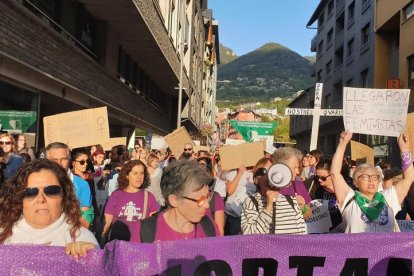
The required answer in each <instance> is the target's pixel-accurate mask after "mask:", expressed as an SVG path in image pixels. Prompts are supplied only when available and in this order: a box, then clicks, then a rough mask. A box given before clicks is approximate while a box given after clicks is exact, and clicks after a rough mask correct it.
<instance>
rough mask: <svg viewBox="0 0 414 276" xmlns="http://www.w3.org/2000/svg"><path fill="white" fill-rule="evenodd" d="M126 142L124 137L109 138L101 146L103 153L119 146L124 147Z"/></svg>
mask: <svg viewBox="0 0 414 276" xmlns="http://www.w3.org/2000/svg"><path fill="white" fill-rule="evenodd" d="M126 142H127V138H126V137H114V138H109V140H108V141H106V142H105V143H102V144H101V145H102V147H103V149H104V151H110V150H111V149H112V147H115V146H119V145H123V146H125V145H126Z"/></svg>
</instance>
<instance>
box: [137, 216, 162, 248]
mask: <svg viewBox="0 0 414 276" xmlns="http://www.w3.org/2000/svg"><path fill="white" fill-rule="evenodd" d="M158 215H159V212H157V213H154V214H153V215H152V216H150V217H149V218H146V219H144V220H141V229H140V233H139V235H140V238H141V243H152V242H154V240H155V234H156V233H157V218H158Z"/></svg>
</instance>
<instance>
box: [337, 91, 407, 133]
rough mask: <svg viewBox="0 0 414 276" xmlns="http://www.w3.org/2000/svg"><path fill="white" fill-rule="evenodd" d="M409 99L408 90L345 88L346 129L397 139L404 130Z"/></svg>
mask: <svg viewBox="0 0 414 276" xmlns="http://www.w3.org/2000/svg"><path fill="white" fill-rule="evenodd" d="M409 99H410V90H409V89H368V88H353V87H344V100H343V110H344V125H345V129H347V130H350V131H352V132H355V133H362V134H371V135H384V136H395V137H398V136H399V135H400V133H401V132H403V130H404V127H405V122H406V118H407V110H408V102H409Z"/></svg>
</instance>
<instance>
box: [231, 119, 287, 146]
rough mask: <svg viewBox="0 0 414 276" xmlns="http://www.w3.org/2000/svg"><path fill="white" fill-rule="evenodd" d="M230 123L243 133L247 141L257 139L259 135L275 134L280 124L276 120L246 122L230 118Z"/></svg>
mask: <svg viewBox="0 0 414 276" xmlns="http://www.w3.org/2000/svg"><path fill="white" fill-rule="evenodd" d="M229 122H230V125H231V126H232V127H234V128H235V129H236V130H237V132H239V133H240V134H241V136H242V137H243V139H244V140H245V141H246V142H251V141H254V140H256V138H257V137H258V136H270V135H273V130H274V129H275V128H276V127H277V126H278V125H279V124H278V123H276V122H272V123H262V122H244V121H236V120H230V121H229Z"/></svg>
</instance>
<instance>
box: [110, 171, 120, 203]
mask: <svg viewBox="0 0 414 276" xmlns="http://www.w3.org/2000/svg"><path fill="white" fill-rule="evenodd" d="M118 176H119V173H116V174H114V175H113V176H112V178H111V179H109V180H108V197H110V196H111V194H112V193H113V191H115V190H116V189H118Z"/></svg>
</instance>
